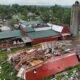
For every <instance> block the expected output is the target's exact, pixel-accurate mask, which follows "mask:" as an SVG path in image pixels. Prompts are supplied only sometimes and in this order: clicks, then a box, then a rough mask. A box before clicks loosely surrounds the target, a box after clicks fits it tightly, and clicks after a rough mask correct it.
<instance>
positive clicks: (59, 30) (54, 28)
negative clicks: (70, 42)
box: [52, 25, 63, 32]
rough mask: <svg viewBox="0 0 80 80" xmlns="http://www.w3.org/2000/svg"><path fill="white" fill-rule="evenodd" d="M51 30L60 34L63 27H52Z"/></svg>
mask: <svg viewBox="0 0 80 80" xmlns="http://www.w3.org/2000/svg"><path fill="white" fill-rule="evenodd" d="M52 30H54V31H57V32H62V30H63V26H59V25H52Z"/></svg>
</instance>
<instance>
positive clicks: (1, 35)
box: [0, 30, 22, 39]
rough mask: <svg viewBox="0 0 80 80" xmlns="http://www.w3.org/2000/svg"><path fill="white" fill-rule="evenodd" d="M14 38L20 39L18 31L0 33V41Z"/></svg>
mask: <svg viewBox="0 0 80 80" xmlns="http://www.w3.org/2000/svg"><path fill="white" fill-rule="evenodd" d="M14 37H15V38H21V37H22V35H21V32H20V30H14V31H5V32H0V39H6V38H14Z"/></svg>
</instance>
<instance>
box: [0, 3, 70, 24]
mask: <svg viewBox="0 0 80 80" xmlns="http://www.w3.org/2000/svg"><path fill="white" fill-rule="evenodd" d="M29 13H33V14H35V15H33V16H28V14H29ZM13 15H19V16H21V18H22V19H25V20H39V19H40V20H43V21H44V22H53V23H56V24H70V16H71V8H67V7H61V6H59V5H54V6H51V7H50V6H47V7H45V6H27V5H18V4H13V5H0V18H2V19H4V18H6V19H12V16H13Z"/></svg>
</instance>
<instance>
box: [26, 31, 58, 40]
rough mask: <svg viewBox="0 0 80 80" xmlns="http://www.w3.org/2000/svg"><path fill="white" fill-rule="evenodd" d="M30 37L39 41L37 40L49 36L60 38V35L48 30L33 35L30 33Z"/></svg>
mask: <svg viewBox="0 0 80 80" xmlns="http://www.w3.org/2000/svg"><path fill="white" fill-rule="evenodd" d="M28 35H29V36H30V38H32V39H37V38H43V37H49V36H58V35H59V33H58V32H55V31H53V30H46V31H36V32H31V33H28Z"/></svg>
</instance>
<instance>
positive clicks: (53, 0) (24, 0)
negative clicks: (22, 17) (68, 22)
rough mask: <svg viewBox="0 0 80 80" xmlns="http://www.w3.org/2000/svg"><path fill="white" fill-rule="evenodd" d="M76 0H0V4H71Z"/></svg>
mask: <svg viewBox="0 0 80 80" xmlns="http://www.w3.org/2000/svg"><path fill="white" fill-rule="evenodd" d="M75 1H76V0H0V4H15V3H18V4H20V5H54V4H58V5H72V4H73V3H74V2H75ZM78 1H79V2H80V0H78Z"/></svg>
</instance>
